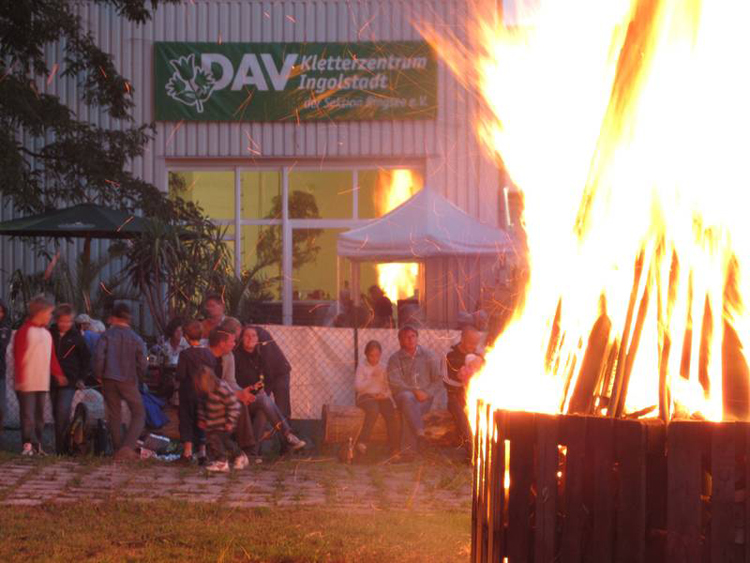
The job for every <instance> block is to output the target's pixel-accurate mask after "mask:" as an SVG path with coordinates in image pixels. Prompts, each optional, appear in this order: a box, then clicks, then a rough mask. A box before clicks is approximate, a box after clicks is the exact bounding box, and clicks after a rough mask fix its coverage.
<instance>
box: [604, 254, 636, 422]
mask: <svg viewBox="0 0 750 563" xmlns="http://www.w3.org/2000/svg"><path fill="white" fill-rule="evenodd" d="M643 260H644V251H643V250H641V252H640V253H639V254H638V258H636V260H635V271H634V274H633V289H632V290H631V291H630V300H629V301H628V312H627V315H626V316H625V328H623V331H622V336H621V337H620V349H619V351H618V353H617V367H616V370H617V371H616V372H615V380H614V382H613V384H612V395H611V397H610V401H609V407H608V408H607V414H608V415H609V416H610V417H614V416H615V415H616V410H617V405H619V404H620V396H621V395H622V384H623V377H624V373H625V356H626V353H627V351H628V342H629V339H630V325H631V323H632V322H633V311H634V310H635V302H636V299H637V298H638V288H639V287H640V284H641V273H642V271H643Z"/></svg>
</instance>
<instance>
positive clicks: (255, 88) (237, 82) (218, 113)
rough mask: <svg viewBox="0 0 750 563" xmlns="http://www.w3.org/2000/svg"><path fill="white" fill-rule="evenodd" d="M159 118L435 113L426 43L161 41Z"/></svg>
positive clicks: (157, 50)
mask: <svg viewBox="0 0 750 563" xmlns="http://www.w3.org/2000/svg"><path fill="white" fill-rule="evenodd" d="M154 88H155V90H154V99H155V109H156V120H157V121H286V122H299V121H318V120H336V121H344V120H374V119H434V118H435V117H436V115H437V60H436V58H435V53H434V51H433V50H432V49H431V48H430V46H429V45H428V44H427V43H425V42H421V41H404V42H387V43H172V42H168V43H155V45H154Z"/></svg>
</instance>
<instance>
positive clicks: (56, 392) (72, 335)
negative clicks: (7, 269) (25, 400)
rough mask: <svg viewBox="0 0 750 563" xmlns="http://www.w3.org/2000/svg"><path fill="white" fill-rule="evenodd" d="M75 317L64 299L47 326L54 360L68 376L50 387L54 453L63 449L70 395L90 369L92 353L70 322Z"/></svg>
mask: <svg viewBox="0 0 750 563" xmlns="http://www.w3.org/2000/svg"><path fill="white" fill-rule="evenodd" d="M74 317H75V313H74V311H73V307H71V306H70V305H69V304H67V303H63V304H62V305H58V306H57V309H55V313H54V319H55V323H54V324H53V325H52V328H51V329H50V332H51V333H52V342H53V344H54V346H55V355H56V356H57V361H58V362H59V363H60V367H61V368H62V370H63V373H64V374H65V378H66V379H67V380H68V384H67V385H65V386H64V387H62V386H59V385H53V386H52V388H51V389H50V399H52V415H53V418H54V419H55V450H56V452H57V455H62V454H63V453H65V451H64V450H65V447H64V444H65V435H66V432H67V430H68V426H69V424H70V414H71V412H70V411H71V406H72V404H73V396H74V395H75V392H76V389H82V388H83V382H84V380H85V379H86V377H87V376H88V374H89V372H90V370H91V354H90V352H89V348H88V346H87V345H86V341H85V340H84V339H83V335H82V334H81V333H80V332H79V331H78V330H76V329H75V327H74V326H73V325H74V322H73V318H74Z"/></svg>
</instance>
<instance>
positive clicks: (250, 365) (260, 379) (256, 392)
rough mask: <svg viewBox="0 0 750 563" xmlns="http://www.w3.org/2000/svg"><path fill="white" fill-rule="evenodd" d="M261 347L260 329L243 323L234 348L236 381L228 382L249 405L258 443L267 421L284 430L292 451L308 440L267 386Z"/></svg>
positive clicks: (286, 443) (286, 444) (301, 446)
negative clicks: (294, 428)
mask: <svg viewBox="0 0 750 563" xmlns="http://www.w3.org/2000/svg"><path fill="white" fill-rule="evenodd" d="M260 348H261V345H260V344H259V340H258V331H257V329H256V328H255V327H244V328H243V329H242V332H241V333H240V343H239V346H237V348H235V350H234V370H235V371H234V373H235V381H229V382H228V383H229V385H230V387H232V388H234V390H235V391H240V390H241V392H240V400H242V402H243V403H245V404H247V405H248V410H249V412H250V416H251V417H252V419H253V428H254V432H255V439H256V442H257V443H258V446H260V443H261V441H262V440H263V438H264V436H263V431H264V429H265V426H266V422H267V421H268V422H270V423H271V426H272V427H273V429H274V430H275V431H277V432H279V434H281V436H282V443H283V445H284V446H286V447H288V448H290V449H292V450H293V451H294V450H299V449H301V448H304V447H305V442H304V441H303V440H300V439H299V438H298V437H297V436H295V435H294V434H293V433H292V429H291V427H290V426H289V422H288V421H287V419H286V418H285V417H284V415H283V413H282V412H281V410H280V409H279V407H278V406H277V405H276V403H274V402H273V401H272V400H271V397H269V396H268V395H267V394H266V392H265V390H264V386H265V381H266V377H267V373H268V368H267V364H266V361H265V358H264V357H263V355H262V354H261V351H260Z"/></svg>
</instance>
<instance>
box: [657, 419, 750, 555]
mask: <svg viewBox="0 0 750 563" xmlns="http://www.w3.org/2000/svg"><path fill="white" fill-rule="evenodd" d="M749 433H750V423H746V422H719V423H712V422H697V421H675V422H672V423H671V424H670V425H669V429H668V431H667V452H668V455H667V466H668V483H669V486H668V511H667V540H668V541H667V558H666V559H665V560H666V561H670V562H674V563H692V562H695V563H734V562H740V561H750V542H749V541H748V538H750V495H748V494H747V484H748V483H750V463H748V460H749V459H750V457H749V456H748V454H749V453H750V452H749V451H748V448H750V434H749Z"/></svg>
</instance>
